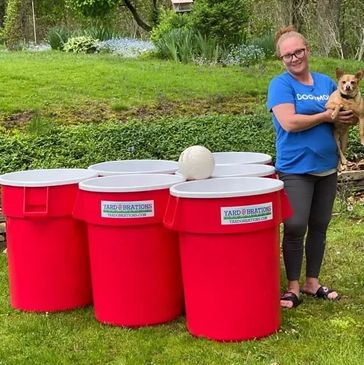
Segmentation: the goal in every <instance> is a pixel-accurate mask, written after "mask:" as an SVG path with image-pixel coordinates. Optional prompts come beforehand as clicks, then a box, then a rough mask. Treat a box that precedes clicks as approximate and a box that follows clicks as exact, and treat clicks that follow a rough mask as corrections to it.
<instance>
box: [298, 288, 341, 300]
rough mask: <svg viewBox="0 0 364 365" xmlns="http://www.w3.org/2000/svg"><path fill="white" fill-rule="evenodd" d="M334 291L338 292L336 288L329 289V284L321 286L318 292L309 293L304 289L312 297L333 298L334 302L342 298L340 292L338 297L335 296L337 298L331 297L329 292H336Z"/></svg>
mask: <svg viewBox="0 0 364 365" xmlns="http://www.w3.org/2000/svg"><path fill="white" fill-rule="evenodd" d="M334 292H335V293H337V292H336V290H333V289H329V288H328V287H327V286H320V287H319V288H318V289H317V291H316V293H309V292H307V291H304V290H302V293H304V294H306V295H310V296H312V297H315V298H319V299H325V300H331V301H333V302H334V301H336V300H339V299H340V295H339V294H337V297H335V298H330V297H329V294H330V293H334Z"/></svg>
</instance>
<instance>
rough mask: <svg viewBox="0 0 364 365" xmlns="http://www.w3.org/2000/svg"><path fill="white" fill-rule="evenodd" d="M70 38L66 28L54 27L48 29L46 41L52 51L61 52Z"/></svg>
mask: <svg viewBox="0 0 364 365" xmlns="http://www.w3.org/2000/svg"><path fill="white" fill-rule="evenodd" d="M69 37H70V32H69V31H68V29H67V28H65V27H62V26H56V27H52V28H50V29H49V31H48V34H47V41H48V43H49V45H50V46H51V48H52V49H55V50H62V49H63V47H64V45H65V44H66V43H67V41H68V38H69Z"/></svg>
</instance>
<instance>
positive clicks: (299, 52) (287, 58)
mask: <svg viewBox="0 0 364 365" xmlns="http://www.w3.org/2000/svg"><path fill="white" fill-rule="evenodd" d="M305 53H306V48H300V49H298V50H297V51H294V52H293V53H287V54H285V55H283V56H281V57H279V58H280V59H281V60H283V61H284V62H287V63H288V62H291V61H292V60H293V56H295V57H296V58H297V59H299V60H300V59H301V58H303V57H304V56H305Z"/></svg>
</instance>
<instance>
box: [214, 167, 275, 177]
mask: <svg viewBox="0 0 364 365" xmlns="http://www.w3.org/2000/svg"><path fill="white" fill-rule="evenodd" d="M211 177H213V178H221V177H271V178H276V177H277V175H276V170H275V168H274V166H272V165H263V164H245V165H244V164H226V165H215V168H214V171H213V172H212V174H211Z"/></svg>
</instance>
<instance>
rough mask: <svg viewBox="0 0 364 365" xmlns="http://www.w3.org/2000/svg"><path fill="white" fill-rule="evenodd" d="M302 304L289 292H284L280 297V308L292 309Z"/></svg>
mask: <svg viewBox="0 0 364 365" xmlns="http://www.w3.org/2000/svg"><path fill="white" fill-rule="evenodd" d="M301 303H302V299H301V298H300V297H299V296H298V295H296V294H295V293H293V292H291V291H286V292H285V293H284V294H283V295H282V296H281V307H282V308H288V309H292V308H295V307H297V306H299V305H300V304H301Z"/></svg>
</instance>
